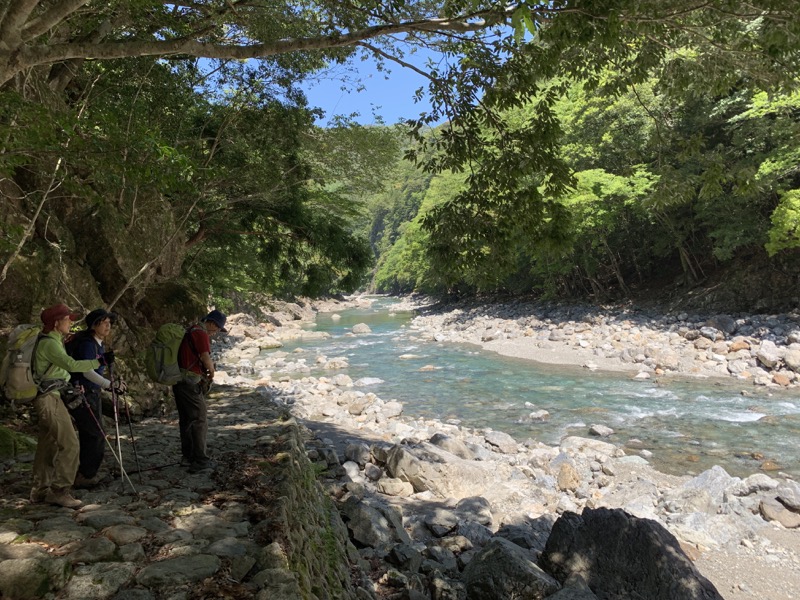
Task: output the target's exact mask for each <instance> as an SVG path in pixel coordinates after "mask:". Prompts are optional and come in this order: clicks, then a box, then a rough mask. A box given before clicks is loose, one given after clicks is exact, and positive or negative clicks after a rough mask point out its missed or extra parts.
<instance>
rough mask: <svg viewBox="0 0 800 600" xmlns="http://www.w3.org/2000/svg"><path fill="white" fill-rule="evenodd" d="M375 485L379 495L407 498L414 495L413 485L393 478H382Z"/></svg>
mask: <svg viewBox="0 0 800 600" xmlns="http://www.w3.org/2000/svg"><path fill="white" fill-rule="evenodd" d="M375 485H376V487H377V488H378V491H379V492H380V493H382V494H386V495H387V496H400V497H407V496H410V495H411V494H413V493H414V486H413V485H411V484H410V483H409V482H408V481H403V480H401V479H397V478H395V477H382V478H381V479H380V480H378V482H377V483H376V484H375Z"/></svg>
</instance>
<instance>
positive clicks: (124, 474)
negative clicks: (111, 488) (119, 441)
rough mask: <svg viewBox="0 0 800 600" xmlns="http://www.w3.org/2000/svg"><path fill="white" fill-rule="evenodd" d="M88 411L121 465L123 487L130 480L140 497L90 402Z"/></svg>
mask: <svg viewBox="0 0 800 600" xmlns="http://www.w3.org/2000/svg"><path fill="white" fill-rule="evenodd" d="M84 402H86V401H85V400H84ZM86 409H87V410H88V411H89V414H90V415H91V416H92V419H94V422H95V424H97V428H98V429H99V430H100V433H101V434H102V435H103V440H105V443H106V445H107V446H108V449H109V450H110V451H111V456H113V457H114V460H116V461H117V464H118V465H119V471H120V477H121V478H122V482H123V485H124V482H125V480H126V479H127V480H128V484H129V485H130V486H131V489H132V490H133V493H134V494H136V495H137V496H138V495H139V492H137V491H136V488H135V487H134V486H133V482H132V481H131V478H130V476H129V475H128V473H127V472H126V471H125V467H123V466H122V461H121V460H120V459H119V457H118V456H117V453H116V452H114V446H112V445H111V442H110V441H108V436H107V435H106V432H105V430H104V429H103V426H102V425H101V424H100V421H99V420H98V418H97V416H95V414H94V411H93V410H92V405H91V404H89V403H88V402H86Z"/></svg>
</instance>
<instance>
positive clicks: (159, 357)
mask: <svg viewBox="0 0 800 600" xmlns="http://www.w3.org/2000/svg"><path fill="white" fill-rule="evenodd" d="M187 333H188V330H187V329H186V328H185V327H183V325H178V324H177V323H165V324H164V325H162V326H161V327H159V328H158V331H157V332H156V338H155V339H154V340H153V341H152V342H151V343H150V346H148V348H147V350H146V351H145V355H144V366H145V370H146V371H147V376H148V377H149V378H150V379H152V380H153V381H154V382H156V383H163V384H164V385H175V384H176V383H178V382H180V381H182V380H183V378H184V375H185V371H184V369H181V368H180V367H179V366H178V350H179V349H180V347H181V342H182V341H183V338H184V336H185V335H186V334H187ZM189 342H190V343H191V342H192V338H191V336H190V337H189ZM192 349H194V344H192ZM196 353H197V351H195V354H196Z"/></svg>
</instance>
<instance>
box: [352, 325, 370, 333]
mask: <svg viewBox="0 0 800 600" xmlns="http://www.w3.org/2000/svg"><path fill="white" fill-rule="evenodd" d="M353 333H355V334H361V333H372V329H370V328H369V325H367V324H366V323H357V324H356V325H353Z"/></svg>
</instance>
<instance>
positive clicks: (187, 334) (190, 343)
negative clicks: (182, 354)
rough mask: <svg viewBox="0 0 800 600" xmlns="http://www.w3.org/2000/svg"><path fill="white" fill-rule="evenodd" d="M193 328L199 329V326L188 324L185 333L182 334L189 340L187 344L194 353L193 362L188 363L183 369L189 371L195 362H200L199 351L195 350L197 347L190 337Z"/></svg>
mask: <svg viewBox="0 0 800 600" xmlns="http://www.w3.org/2000/svg"><path fill="white" fill-rule="evenodd" d="M194 329H200V327H199V326H197V325H191V326H189V327H188V328H187V329H186V334H185V335H184V336H183V337H184V338H186V339H187V340H188V341H189V346H190V347H191V349H192V352H193V353H194V362H193V363H192V364H190V365H189V366H188V367H186V368H185V369H184V371H190V370H191V369H192V367H193V366H195V365H196V364H197V363H199V362H200V353H199V352H198V351H197V347H196V346H195V345H194V340H193V339H192V330H194Z"/></svg>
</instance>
